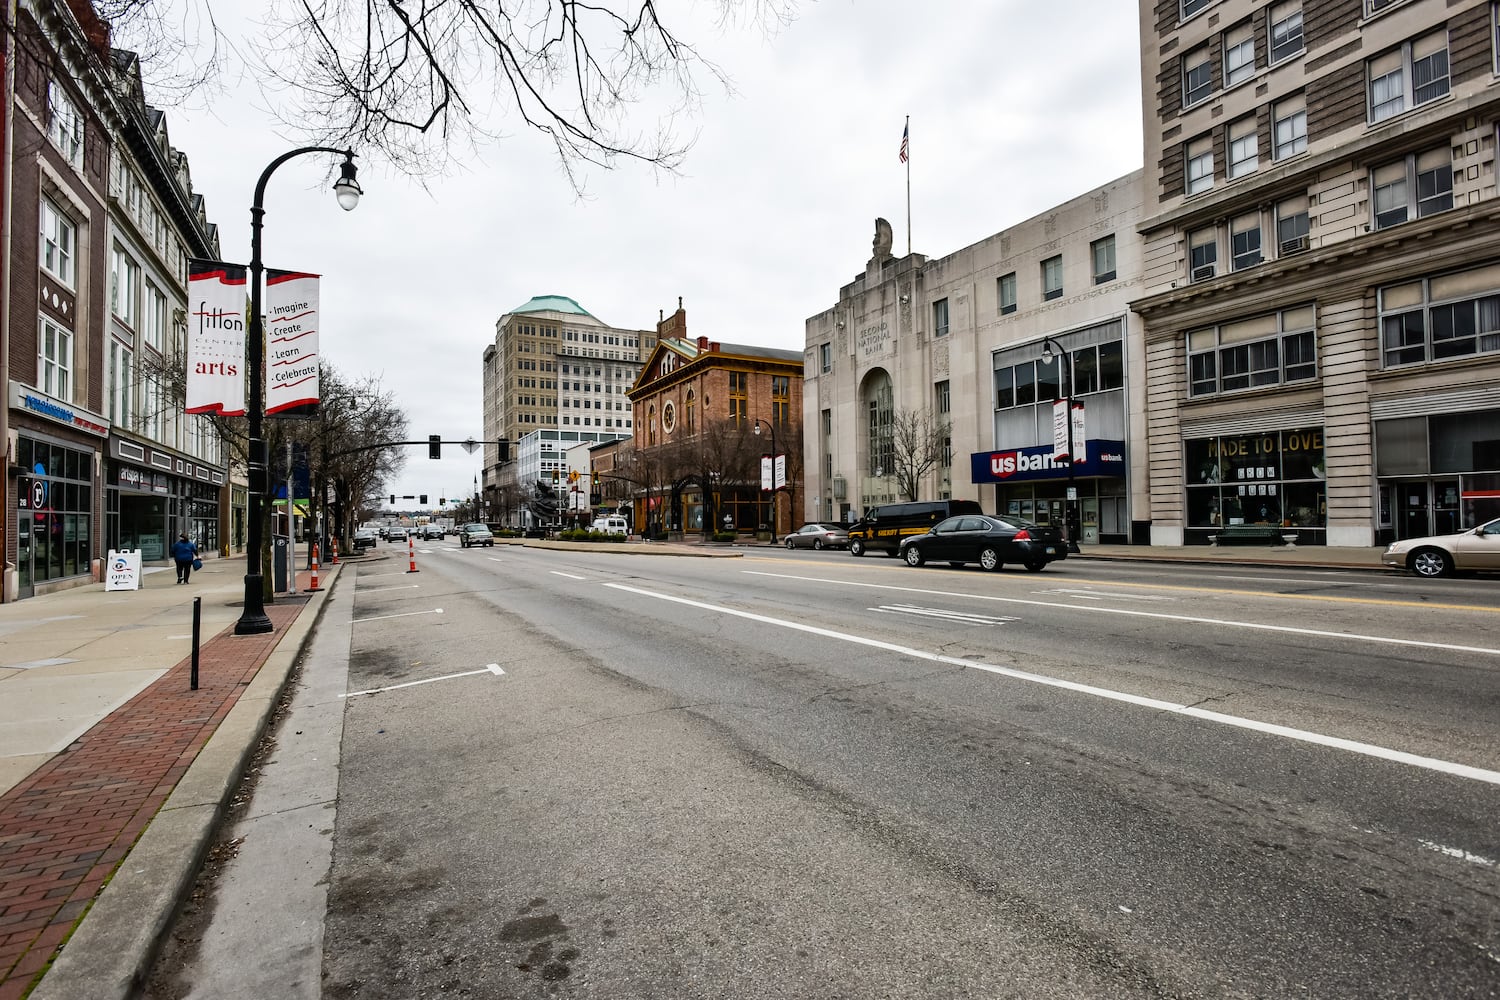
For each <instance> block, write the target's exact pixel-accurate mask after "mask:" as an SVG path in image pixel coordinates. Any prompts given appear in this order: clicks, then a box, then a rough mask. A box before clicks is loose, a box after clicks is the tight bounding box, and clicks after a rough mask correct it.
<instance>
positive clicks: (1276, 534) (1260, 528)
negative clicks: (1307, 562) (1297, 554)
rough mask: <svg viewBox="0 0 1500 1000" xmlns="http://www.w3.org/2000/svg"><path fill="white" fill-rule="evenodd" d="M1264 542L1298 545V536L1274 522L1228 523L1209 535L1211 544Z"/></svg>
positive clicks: (1268, 543)
mask: <svg viewBox="0 0 1500 1000" xmlns="http://www.w3.org/2000/svg"><path fill="white" fill-rule="evenodd" d="M1256 542H1264V543H1266V544H1267V545H1296V544H1297V536H1296V534H1295V533H1292V532H1283V531H1282V529H1280V528H1278V527H1276V526H1275V525H1272V524H1228V525H1225V526H1224V527H1222V528H1220V529H1219V530H1218V531H1217V532H1216V533H1214V534H1212V535H1209V536H1208V544H1209V545H1237V544H1240V543H1245V544H1254V543H1256Z"/></svg>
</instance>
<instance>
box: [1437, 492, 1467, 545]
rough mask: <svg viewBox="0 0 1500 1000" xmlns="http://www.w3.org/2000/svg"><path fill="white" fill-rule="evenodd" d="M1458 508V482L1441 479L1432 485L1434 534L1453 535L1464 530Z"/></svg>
mask: <svg viewBox="0 0 1500 1000" xmlns="http://www.w3.org/2000/svg"><path fill="white" fill-rule="evenodd" d="M1459 518H1460V514H1459V506H1458V480H1457V479H1439V480H1436V481H1435V482H1433V484H1432V533H1433V534H1434V535H1452V534H1455V533H1457V532H1459V531H1462V530H1463V523H1462V522H1461V521H1460V519H1459Z"/></svg>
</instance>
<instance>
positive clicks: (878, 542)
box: [849, 500, 984, 556]
mask: <svg viewBox="0 0 1500 1000" xmlns="http://www.w3.org/2000/svg"><path fill="white" fill-rule="evenodd" d="M983 513H984V509H983V508H982V507H980V506H979V503H978V501H975V500H917V501H913V502H911V503H888V504H885V505H884V506H882V507H871V508H870V509H869V510H867V511H865V516H864V517H862V518H860V519H859V520H858V521H855V522H854V523H853V524H851V525H850V526H849V552H850V554H852V555H856V556H862V555H864V554H865V552H866V551H872V550H876V549H879V550H880V551H882V552H884V553H885V554H886V555H888V556H893V555H896V553H897V552H898V551H899V550H900V547H901V540H902V539H903V538H910V537H912V536H913V535H920V534H922V533H923V532H926V531H931V530H932V527H933V525H935V524H937V523H938V522H939V521H941V520H942V519H943V518H945V517H957V516H958V515H959V514H983Z"/></svg>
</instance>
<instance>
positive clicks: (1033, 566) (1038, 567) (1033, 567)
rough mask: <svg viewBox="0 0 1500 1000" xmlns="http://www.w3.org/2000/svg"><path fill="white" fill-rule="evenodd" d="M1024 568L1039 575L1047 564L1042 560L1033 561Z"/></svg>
mask: <svg viewBox="0 0 1500 1000" xmlns="http://www.w3.org/2000/svg"><path fill="white" fill-rule="evenodd" d="M1026 568H1027V569H1029V570H1030V571H1031V572H1033V573H1040V572H1041V571H1042V570H1044V569H1046V568H1047V563H1046V561H1045V560H1043V559H1033V560H1032V561H1031V562H1029V563H1027V564H1026Z"/></svg>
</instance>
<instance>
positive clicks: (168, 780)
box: [0, 573, 310, 1000]
mask: <svg viewBox="0 0 1500 1000" xmlns="http://www.w3.org/2000/svg"><path fill="white" fill-rule="evenodd" d="M307 577H308V574H306V573H298V581H297V582H298V585H299V586H303V587H305V586H306V584H307V583H308V582H310V581H309V580H308V578H307ZM307 601H308V597H307V595H305V594H300V595H298V596H296V597H284V596H283V597H278V599H277V600H276V602H275V603H273V604H268V605H267V606H266V616H267V617H268V618H270V619H271V624H272V626H273V628H272V631H270V632H267V633H266V634H265V635H255V636H236V635H234V632H233V628H232V627H230V628H227V629H225V630H224V631H222V632H220V633H219V634H218V635H216V636H214V637H213V638H211V639H208V640H206V641H205V642H203V643H202V645H201V646H200V648H199V657H198V663H199V667H198V690H197V691H191V690H189V679H190V674H191V669H192V659H191V657H188V658H185V659H183V660H182V662H180V663H178V664H177V665H176V666H174V667H172V668H171V669H170V670H168V671H167V672H166V673H165V674H163V675H162V676H161V677H159V678H157V680H156V681H155V682H153V683H152V684H151V685H149V686H148V687H147V688H145V690H143V691H141V692H140V693H139V694H137V695H136V696H135V697H134V698H132V699H131V700H130V701H128V702H126V703H125V704H124V705H122V706H121V707H120V708H118V709H116V710H115V711H114V712H113V713H111V714H110V715H109V716H107V717H105V718H104V719H103V720H101V721H100V722H99V723H97V724H96V725H95V726H94V727H93V728H91V729H90V730H89V731H88V732H87V733H85V734H84V735H83V736H81V737H80V738H79V739H78V740H77V741H75V742H74V743H73V745H72V746H70V747H68V748H67V749H66V750H64V751H63V752H62V753H59V754H58V755H57V756H56V757H53V758H52V759H51V760H49V761H48V762H47V763H46V764H44V765H42V766H41V767H40V768H38V769H37V770H36V771H35V772H33V773H32V774H31V775H30V776H29V777H27V778H25V779H24V780H23V781H21V782H20V784H18V785H17V786H16V787H15V788H12V789H11V790H10V791H8V792H6V793H5V794H4V795H3V796H0V1000H20V998H21V997H23V996H25V995H26V993H27V991H28V990H30V989H31V987H32V986H33V985H34V984H35V982H36V980H37V978H38V974H39V973H40V972H42V971H43V970H44V969H45V968H46V967H47V965H48V963H49V962H50V961H51V960H52V959H53V958H54V956H55V955H56V954H57V952H58V950H59V949H60V947H61V946H62V943H63V942H64V941H65V940H66V939H67V938H68V936H69V935H70V934H71V933H72V932H73V929H74V928H75V927H76V926H77V924H78V921H79V920H80V919H81V918H82V917H83V915H84V913H85V912H86V911H87V910H88V908H89V906H90V904H91V903H92V902H93V900H94V898H95V897H96V896H97V895H98V893H99V891H100V890H101V889H102V888H103V887H104V884H105V883H106V882H107V881H108V880H109V878H110V876H111V875H112V874H113V872H114V870H115V868H116V867H117V866H118V865H119V863H120V862H121V861H122V860H123V859H124V858H125V857H126V855H128V854H129V853H130V850H131V847H132V846H133V845H134V844H135V842H136V839H137V838H138V837H140V835H141V833H142V831H144V830H145V829H146V827H147V826H148V825H149V824H150V822H151V820H152V818H153V817H154V816H155V815H156V813H157V811H158V810H159V809H160V808H161V806H162V804H163V803H164V802H166V800H167V796H169V795H170V794H171V793H172V790H173V789H174V788H175V787H176V785H177V783H178V782H179V781H180V780H181V779H182V776H183V774H184V773H186V771H187V769H188V767H189V766H190V765H191V764H192V763H193V760H194V759H195V758H196V757H197V755H198V752H199V751H200V750H202V749H203V746H204V744H205V743H207V742H208V740H209V737H211V736H212V735H213V733H214V731H215V730H216V729H217V728H218V726H219V723H220V722H222V721H223V719H224V717H225V716H226V715H228V714H229V710H230V709H232V708H233V707H234V705H235V703H236V702H237V701H238V700H239V697H240V694H241V693H242V692H243V691H244V690H245V686H246V685H247V684H249V682H250V681H251V679H252V678H254V677H255V675H256V673H257V672H258V671H259V670H260V668H261V666H262V665H264V664H265V662H266V660H267V659H268V658H269V657H270V655H271V652H272V651H273V650H274V649H275V648H276V645H277V643H278V642H280V641H281V639H282V638H283V637H284V636H285V634H286V631H287V629H288V628H289V627H290V626H291V624H292V623H293V622H295V621H296V620H297V617H298V615H300V614H301V612H302V610H303V608H304V607H305V606H306V604H307Z"/></svg>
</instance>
